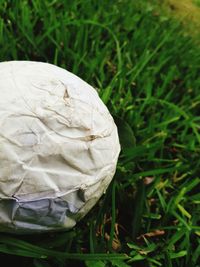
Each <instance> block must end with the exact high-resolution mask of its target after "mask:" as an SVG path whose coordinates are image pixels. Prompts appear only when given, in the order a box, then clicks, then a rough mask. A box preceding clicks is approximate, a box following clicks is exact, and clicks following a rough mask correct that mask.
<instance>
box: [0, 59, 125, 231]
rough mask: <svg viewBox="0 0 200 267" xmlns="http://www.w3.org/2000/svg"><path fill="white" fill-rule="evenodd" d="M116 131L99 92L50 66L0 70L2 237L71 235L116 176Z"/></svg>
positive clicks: (12, 65) (13, 65) (21, 64)
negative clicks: (66, 231)
mask: <svg viewBox="0 0 200 267" xmlns="http://www.w3.org/2000/svg"><path fill="white" fill-rule="evenodd" d="M119 152H120V145H119V139H118V133H117V128H116V125H115V123H114V121H113V118H112V116H111V115H110V113H109V111H108V109H107V108H106V106H105V105H104V104H103V102H102V101H101V99H100V98H99V96H98V94H97V92H96V91H95V90H94V89H93V88H92V87H91V86H90V85H88V84H87V83H86V82H84V81H83V80H81V79H80V78H78V77H77V76H75V75H74V74H72V73H70V72H68V71H66V70H64V69H61V68H59V67H56V66H54V65H51V64H47V63H41V62H30V61H10V62H3V63H0V231H4V232H15V233H33V232H45V231H52V230H61V229H69V228H71V227H73V226H74V225H75V224H76V222H77V221H78V220H80V219H81V218H82V217H83V216H84V215H85V214H86V213H87V212H88V211H89V210H90V209H91V208H92V207H93V206H94V204H95V203H96V202H97V200H98V199H99V198H100V197H101V195H102V194H103V193H104V192H105V190H106V189H107V187H108V185H109V183H110V182H111V180H112V177H113V175H114V173H115V169H116V163H117V159H118V155H119Z"/></svg>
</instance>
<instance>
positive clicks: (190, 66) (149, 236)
mask: <svg viewBox="0 0 200 267" xmlns="http://www.w3.org/2000/svg"><path fill="white" fill-rule="evenodd" d="M0 51H1V53H0V60H1V61H4V60H13V59H19V60H22V59H26V60H37V61H47V62H50V63H54V64H57V65H59V66H61V67H64V68H66V69H68V70H70V71H72V72H73V73H75V74H77V75H78V76H80V77H82V78H83V79H84V80H86V81H87V82H88V83H90V84H92V85H93V86H94V87H95V88H97V90H98V91H99V94H100V96H101V98H102V99H103V101H104V102H105V104H106V105H107V106H108V108H109V110H110V111H111V113H112V115H113V116H114V118H115V120H116V123H117V125H118V128H119V134H120V142H121V145H122V152H121V155H120V158H119V162H118V167H117V172H116V175H115V178H114V180H113V182H112V183H111V185H110V187H109V189H108V190H107V192H106V194H105V196H103V197H102V199H101V200H100V201H99V203H98V204H97V205H96V206H95V208H93V210H92V211H91V212H90V213H89V214H88V216H86V217H85V218H84V219H83V220H82V221H81V222H79V223H78V224H77V226H76V227H75V228H74V229H72V230H71V231H68V232H65V233H50V234H45V235H39V236H37V235H35V236H31V235H30V236H12V235H8V234H5V233H2V234H1V235H0V252H1V256H0V257H1V260H2V261H3V260H5V261H6V266H11V264H12V265H13V264H15V265H16V263H17V264H18V265H19V266H22V267H23V266H34V267H49V266H54V267H56V266H59V267H64V266H86V267H103V266H107V267H108V266H113V267H128V266H133V267H136V266H137V267H140V266H150V267H157V266H164V267H171V266H173V267H186V266H190V267H198V266H200V226H199V225H200V193H199V192H200V190H199V189H200V176H199V169H200V126H199V125H200V124H199V122H200V95H199V90H200V89H199V86H200V77H199V65H200V48H199V47H197V46H195V45H194V42H193V39H192V38H191V37H189V36H187V35H186V34H185V33H184V32H183V31H182V28H181V26H180V25H179V24H178V23H177V22H176V21H174V20H173V19H172V18H170V17H167V16H166V15H163V14H161V13H160V14H159V13H158V12H157V11H155V10H154V6H153V5H152V4H151V2H150V1H145V0H143V1H133V0H131V1H130V0H129V1H128V0H123V1H117V0H111V1H104V0H101V1H100V0H95V1H92V0H85V1H83V0H79V1H78V0H77V1H70V0H68V1H64V0H62V1H57V0H54V1H47V0H44V1H40V0H34V1H27V0H22V1H8V0H7V1H0Z"/></svg>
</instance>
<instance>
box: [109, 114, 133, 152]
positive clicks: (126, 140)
mask: <svg viewBox="0 0 200 267" xmlns="http://www.w3.org/2000/svg"><path fill="white" fill-rule="evenodd" d="M114 119H115V122H116V124H117V128H118V133H119V140H120V144H121V147H122V149H128V148H131V147H134V146H135V144H136V140H135V136H134V133H133V130H132V128H131V127H130V125H129V124H128V123H127V122H126V121H125V120H123V119H121V118H119V117H115V118H114Z"/></svg>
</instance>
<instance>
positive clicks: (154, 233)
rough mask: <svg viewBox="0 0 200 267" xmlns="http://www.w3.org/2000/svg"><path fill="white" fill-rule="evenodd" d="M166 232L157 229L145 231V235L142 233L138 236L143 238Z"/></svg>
mask: <svg viewBox="0 0 200 267" xmlns="http://www.w3.org/2000/svg"><path fill="white" fill-rule="evenodd" d="M164 234H165V231H164V230H155V231H153V232H149V233H145V234H143V235H140V236H139V237H137V239H138V240H140V239H143V238H144V237H157V236H162V235H164Z"/></svg>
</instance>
